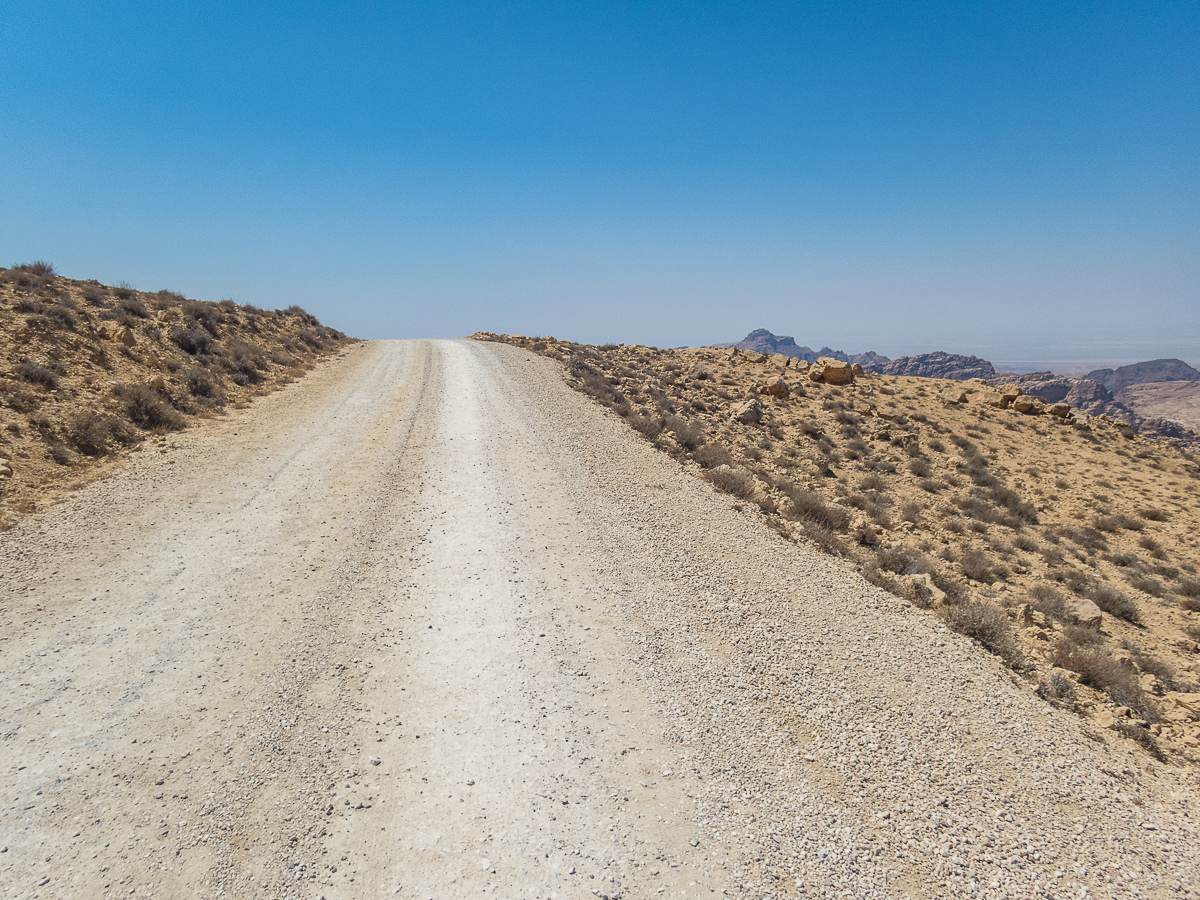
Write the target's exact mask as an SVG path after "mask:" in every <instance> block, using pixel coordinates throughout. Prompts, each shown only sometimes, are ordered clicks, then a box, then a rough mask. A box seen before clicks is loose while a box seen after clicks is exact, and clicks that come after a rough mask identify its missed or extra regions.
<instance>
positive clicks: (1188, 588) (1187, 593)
mask: <svg viewBox="0 0 1200 900" xmlns="http://www.w3.org/2000/svg"><path fill="white" fill-rule="evenodd" d="M1175 593H1177V594H1178V595H1179V596H1180V597H1184V598H1186V599H1188V600H1200V581H1198V580H1197V579H1195V578H1185V579H1184V580H1183V581H1181V582H1179V585H1178V587H1176V588H1175Z"/></svg>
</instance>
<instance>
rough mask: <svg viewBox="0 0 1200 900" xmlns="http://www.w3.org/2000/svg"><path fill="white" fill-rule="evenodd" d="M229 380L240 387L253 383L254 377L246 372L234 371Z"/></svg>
mask: <svg viewBox="0 0 1200 900" xmlns="http://www.w3.org/2000/svg"><path fill="white" fill-rule="evenodd" d="M229 380H230V381H232V382H233V383H234V384H236V385H237V386H238V387H246V386H247V385H249V384H252V383H253V379H252V378H251V377H250V376H249V375H247V374H246V373H245V372H234V373H232V374H231V375H230V376H229Z"/></svg>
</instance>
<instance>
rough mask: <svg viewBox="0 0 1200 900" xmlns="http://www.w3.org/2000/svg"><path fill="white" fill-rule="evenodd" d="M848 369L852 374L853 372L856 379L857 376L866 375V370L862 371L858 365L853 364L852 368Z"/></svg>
mask: <svg viewBox="0 0 1200 900" xmlns="http://www.w3.org/2000/svg"><path fill="white" fill-rule="evenodd" d="M850 369H851V371H853V372H854V376H855V377H856V378H857V377H858V376H859V375H865V374H866V370H864V369H863V367H862V366H860V365H859V364H858V363H854V364H853V365H852V366H850Z"/></svg>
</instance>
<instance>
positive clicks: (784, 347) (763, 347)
mask: <svg viewBox="0 0 1200 900" xmlns="http://www.w3.org/2000/svg"><path fill="white" fill-rule="evenodd" d="M713 347H715V348H718V349H727V348H729V347H736V348H738V349H739V350H753V351H754V352H755V353H762V354H764V355H766V356H770V355H772V354H775V353H778V354H780V355H781V356H790V357H791V358H793V359H802V360H805V361H806V362H810V363H811V362H816V361H817V360H818V359H820V358H821V357H823V356H824V357H827V358H829V359H836V360H840V361H841V362H847V363H851V364H853V363H857V364H858V365H860V366H862V367H863V368H871V367H872V366H875V367H878V366H882V365H884V364H886V363H887V362H888V358H887V357H886V356H880V355H879V354H878V353H876V352H874V351H873V350H870V351H867V352H866V353H846V352H844V351H842V350H833V349H831V348H829V347H822V348H821V349H820V350H813V349H812V348H811V347H801V346H798V345H797V344H796V341H795V339H794V338H792V337H789V336H787V335H776V334H772V333H771V332H769V331H768V330H767V329H765V328H756V329H754V331H752V332H750V333H749V334H748V335H746V336H745V337H744V338H742V339H741V340H740V341H737V342H735V343H726V344H713Z"/></svg>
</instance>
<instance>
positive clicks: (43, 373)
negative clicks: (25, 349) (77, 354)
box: [17, 360, 58, 391]
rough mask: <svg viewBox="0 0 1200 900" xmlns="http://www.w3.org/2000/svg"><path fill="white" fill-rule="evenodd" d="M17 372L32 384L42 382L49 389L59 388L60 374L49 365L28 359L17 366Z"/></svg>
mask: <svg viewBox="0 0 1200 900" xmlns="http://www.w3.org/2000/svg"><path fill="white" fill-rule="evenodd" d="M17 374H18V375H20V376H21V377H22V378H24V379H25V380H26V381H28V382H30V383H31V384H40V385H41V386H42V387H44V388H46V389H47V390H50V391H54V390H57V389H58V374H57V373H56V372H55V371H54V370H53V369H51V368H50V367H49V366H44V365H42V364H41V363H35V362H29V361H28V360H26V361H25V362H23V363H21V364H20V365H19V366H17Z"/></svg>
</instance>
